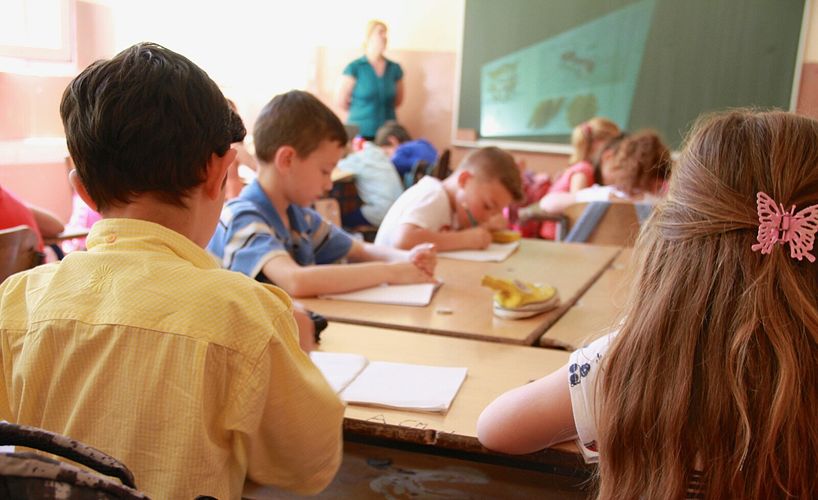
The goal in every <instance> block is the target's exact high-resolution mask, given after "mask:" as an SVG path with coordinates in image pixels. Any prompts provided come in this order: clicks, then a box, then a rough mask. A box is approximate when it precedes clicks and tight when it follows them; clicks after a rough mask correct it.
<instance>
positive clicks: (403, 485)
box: [369, 467, 489, 499]
mask: <svg viewBox="0 0 818 500" xmlns="http://www.w3.org/2000/svg"><path fill="white" fill-rule="evenodd" d="M379 468H380V467H379ZM390 468H391V469H392V470H388V469H390ZM387 470H388V472H387V473H386V474H384V475H382V476H379V477H377V478H375V479H373V480H372V481H370V483H369V487H370V488H371V489H372V491H373V492H375V493H377V494H378V495H382V496H383V498H389V499H399V498H474V488H475V487H474V486H468V485H484V484H488V483H489V477H488V476H486V475H485V474H484V473H483V472H481V471H479V470H477V469H472V468H470V467H443V468H441V469H437V470H424V469H404V468H399V467H387Z"/></svg>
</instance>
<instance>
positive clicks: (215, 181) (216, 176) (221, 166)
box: [204, 148, 239, 200]
mask: <svg viewBox="0 0 818 500" xmlns="http://www.w3.org/2000/svg"><path fill="white" fill-rule="evenodd" d="M237 154H239V152H238V151H236V150H235V149H233V148H230V149H228V150H227V152H226V153H225V154H224V156H219V155H217V154H216V153H211V154H210V160H208V162H207V173H206V176H205V181H204V191H205V193H206V194H207V196H208V197H209V198H210V199H212V200H215V199H217V198H218V197H219V196H221V194H222V189H223V188H224V184H225V182H226V180H227V169H228V168H229V167H230V164H231V163H233V160H235V159H236V155H237Z"/></svg>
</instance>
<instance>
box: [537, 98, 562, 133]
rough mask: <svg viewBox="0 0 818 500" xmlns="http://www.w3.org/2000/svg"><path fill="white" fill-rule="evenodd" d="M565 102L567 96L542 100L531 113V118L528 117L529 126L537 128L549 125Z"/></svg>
mask: <svg viewBox="0 0 818 500" xmlns="http://www.w3.org/2000/svg"><path fill="white" fill-rule="evenodd" d="M564 102H565V97H555V98H552V99H543V100H542V101H540V103H539V104H537V107H536V108H534V111H533V112H532V113H531V118H529V119H528V128H530V129H537V128H543V127H545V126H547V125H548V124H549V123H551V120H553V119H554V117H555V116H557V114H558V113H559V112H560V109H561V108H562V105H563V103H564Z"/></svg>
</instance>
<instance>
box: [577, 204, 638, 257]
mask: <svg viewBox="0 0 818 500" xmlns="http://www.w3.org/2000/svg"><path fill="white" fill-rule="evenodd" d="M638 208H639V210H637V206H636V205H635V204H634V203H627V202H607V201H600V202H597V201H595V202H591V203H575V204H573V205H570V206H568V207H567V208H566V209H565V212H564V216H565V219H566V220H567V221H568V235H567V236H566V237H565V239H564V241H566V242H575V243H593V244H596V245H621V246H626V247H632V246H633V244H634V242H636V237H637V236H639V230H640V228H641V223H640V221H641V220H642V219H643V218H644V217H643V216H642V215H643V213H649V211H650V210H649V206H648V205H643V206H640V207H638ZM645 208H647V209H645Z"/></svg>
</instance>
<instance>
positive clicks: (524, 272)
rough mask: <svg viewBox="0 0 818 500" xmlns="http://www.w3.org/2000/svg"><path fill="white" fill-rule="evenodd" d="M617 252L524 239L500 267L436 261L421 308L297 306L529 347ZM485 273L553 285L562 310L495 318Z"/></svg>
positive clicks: (320, 302)
mask: <svg viewBox="0 0 818 500" xmlns="http://www.w3.org/2000/svg"><path fill="white" fill-rule="evenodd" d="M620 250H621V249H620V247H608V246H595V245H583V244H568V243H553V242H548V241H544V240H530V239H525V240H523V242H522V244H521V245H520V248H519V249H518V250H517V251H516V252H515V253H514V254H513V255H512V256H511V257H509V258H508V259H506V260H505V261H504V262H490V263H486V262H468V261H461V260H452V259H442V258H441V259H438V267H437V276H438V277H439V278H440V279H442V280H443V286H442V287H440V289H439V290H438V291H437V292H436V293H435V296H434V297H433V299H432V303H431V304H430V305H428V306H426V307H409V306H394V305H384V304H361V303H355V302H345V301H340V300H325V299H305V300H301V302H302V303H303V304H304V305H305V306H306V307H307V308H309V309H311V310H314V311H316V312H318V313H321V314H323V315H324V316H326V317H327V318H328V319H330V320H332V321H339V322H346V323H355V324H362V325H372V326H383V327H388V328H396V329H400V330H410V331H417V332H423V333H435V334H440V335H448V336H454V337H464V338H474V339H481V340H488V341H493V342H503V343H511V344H524V345H532V344H534V343H535V342H536V341H537V339H538V338H539V337H540V336H541V335H542V333H543V332H544V331H545V330H546V329H547V328H548V327H549V326H550V325H551V324H553V323H554V322H555V321H556V320H557V319H558V318H559V317H560V316H561V315H562V314H563V313H564V312H565V311H566V310H567V309H568V308H570V307H571V305H573V303H574V301H576V299H577V298H578V297H579V296H580V295H581V294H582V293H583V292H584V291H585V290H586V289H587V288H588V286H590V285H591V283H593V282H594V281H595V280H596V279H597V277H598V276H599V275H600V273H602V271H603V270H604V269H605V268H607V267H608V265H609V264H610V263H611V261H612V260H613V259H614V258H615V257H616V256H617V254H618V253H619V251H620ZM484 274H491V275H494V276H497V277H512V278H518V279H523V280H526V281H530V282H535V283H547V284H550V285H553V286H555V287H556V288H557V290H558V291H559V294H560V298H561V305H560V307H558V308H557V309H556V310H553V311H551V312H548V313H545V314H540V315H537V316H534V317H533V318H527V319H522V320H504V319H500V318H496V317H495V316H494V314H493V313H492V294H493V292H492V290H490V289H489V288H485V287H482V286H480V280H481V279H482V277H483V275H484ZM441 311H443V312H446V313H445V314H441ZM449 311H450V312H449Z"/></svg>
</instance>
